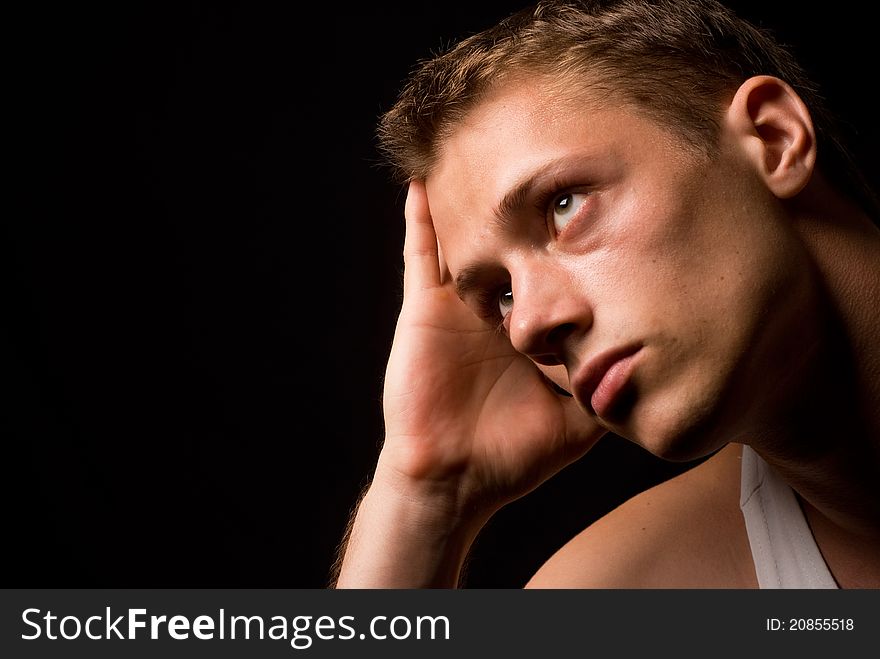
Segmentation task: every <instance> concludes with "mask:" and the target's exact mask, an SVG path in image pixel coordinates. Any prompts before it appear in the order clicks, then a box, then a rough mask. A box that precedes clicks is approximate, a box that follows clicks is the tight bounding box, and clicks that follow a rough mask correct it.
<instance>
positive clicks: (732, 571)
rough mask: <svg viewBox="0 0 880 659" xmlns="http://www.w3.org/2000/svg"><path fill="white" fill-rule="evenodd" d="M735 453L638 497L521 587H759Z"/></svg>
mask: <svg viewBox="0 0 880 659" xmlns="http://www.w3.org/2000/svg"><path fill="white" fill-rule="evenodd" d="M740 449H741V446H740V445H738V444H731V445H729V446H727V447H725V448H724V449H722V450H721V451H719V452H718V453H717V454H716V455H714V456H712V457H711V458H709V459H708V460H706V461H705V462H703V463H701V464H700V465H698V466H696V467H694V468H693V469H690V470H688V471H686V472H684V473H683V474H681V475H679V476H676V477H675V478H672V479H670V480H668V481H666V482H664V483H661V484H659V485H657V486H655V487H653V488H650V489H648V490H646V491H645V492H642V493H641V494H639V495H637V496H635V497H633V498H632V499H630V500H629V501H627V502H625V503H624V504H622V505H621V506H619V507H618V508H616V509H614V510H613V511H611V512H610V513H608V514H607V515H605V516H604V517H603V518H601V519H599V520H598V521H596V522H595V523H593V524H592V525H590V526H589V527H588V528H587V529H585V530H584V531H582V532H581V533H580V534H578V535H577V536H575V537H574V538H573V539H572V540H571V541H569V542H568V543H567V544H566V545H565V546H564V547H562V548H561V549H560V550H559V551H558V552H557V553H556V554H554V555H553V556H552V557H551V558H550V559H549V560H548V561H547V562H546V563H545V564H544V565H543V566H542V567H541V568H540V569H539V570H538V572H537V573H536V574H535V575H534V576H533V577H532V579H531V580H530V581H529V583H528V584H527V585H526V587H527V588H753V587H757V580H756V577H755V572H754V566H753V564H752V559H751V552H750V550H749V544H748V536H747V535H746V532H745V525H744V522H743V518H742V513H741V511H740V508H739V491H740V455H741V451H740Z"/></svg>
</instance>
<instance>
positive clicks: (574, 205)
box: [553, 192, 587, 231]
mask: <svg viewBox="0 0 880 659" xmlns="http://www.w3.org/2000/svg"><path fill="white" fill-rule="evenodd" d="M586 199H587V195H586V194H582V193H576V192H566V193H565V194H561V195H559V196H558V197H556V199H554V200H553V226H554V227H556V231H562V230H563V229H564V228H565V227H566V225H568V223H569V222H570V221H571V218H573V217H574V216H575V215H577V210H578V208H580V206H581V204H583V203H584V201H585V200H586Z"/></svg>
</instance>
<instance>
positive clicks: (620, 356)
mask: <svg viewBox="0 0 880 659" xmlns="http://www.w3.org/2000/svg"><path fill="white" fill-rule="evenodd" d="M641 349H642V346H641V345H640V344H631V345H627V346H621V347H618V348H612V349H611V350H606V351H605V352H603V353H600V354H599V355H597V356H595V357H593V358H592V359H591V360H590V361H589V362H587V364H586V365H585V366H584V368H582V369H581V370H580V371H579V372H578V373H577V374H576V375H575V376H574V377H573V378H572V381H571V384H572V390H573V393H574V396H575V398H577V400H578V401H579V402H580V403H581V405H583V406H584V407H586V408H587V409H588V410H590V411H591V412H592V413H593V414H595V415H596V416H598V417H600V418H606V419H607V418H608V416H609V414H610V413H611V411H612V410H613V409H614V406H615V403H617V402H618V401H619V400H620V399H621V397H622V395H623V393H624V391H625V390H626V388H627V387H626V385H627V383H629V380H630V376H631V375H632V372H633V369H634V368H635V364H636V359H635V358H636V355H637V354H638V353H639V351H640V350H641Z"/></svg>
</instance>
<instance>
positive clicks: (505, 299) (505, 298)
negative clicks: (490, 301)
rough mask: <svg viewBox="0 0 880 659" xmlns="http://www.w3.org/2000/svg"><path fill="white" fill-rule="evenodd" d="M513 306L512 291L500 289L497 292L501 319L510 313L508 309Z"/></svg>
mask: <svg viewBox="0 0 880 659" xmlns="http://www.w3.org/2000/svg"><path fill="white" fill-rule="evenodd" d="M512 306H513V291H512V290H510V289H502V290H500V291H498V310H499V311H500V312H501V317H502V318H504V316H506V315H507V314H508V313H510V308H511V307H512Z"/></svg>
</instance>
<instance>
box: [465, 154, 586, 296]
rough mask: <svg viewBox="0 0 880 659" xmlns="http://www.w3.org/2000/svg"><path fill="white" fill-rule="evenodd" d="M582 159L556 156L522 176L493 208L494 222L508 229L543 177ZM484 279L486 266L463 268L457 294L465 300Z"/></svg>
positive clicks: (478, 287) (479, 286) (480, 286)
mask: <svg viewBox="0 0 880 659" xmlns="http://www.w3.org/2000/svg"><path fill="white" fill-rule="evenodd" d="M587 159H588V160H589V159H591V158H589V157H588V158H587ZM580 160H583V158H572V157H571V156H563V157H560V158H555V159H553V160H551V161H549V162H546V163H544V164H543V165H541V166H540V167H538V168H537V169H535V170H534V171H531V172H529V173H528V174H527V175H526V176H524V177H522V178H521V179H520V180H519V181H518V182H517V183H516V184H514V185H513V187H512V188H510V190H508V191H507V192H506V193H505V194H504V196H503V197H502V198H501V201H499V202H498V205H497V206H496V207H495V208H494V209H493V211H492V215H493V220H494V224H495V225H496V226H497V227H499V228H501V229H506V228H507V227H508V226H509V225H510V223H511V221H512V219H513V217H514V216H515V215H516V214H517V212H518V211H520V210H521V209H522V207H523V206H524V205H525V204H526V200H527V199H528V198H529V195H530V194H532V190H533V189H534V188H535V186H536V185H537V184H538V182H539V181H541V179H544V178H547V177H548V176H553V175H554V174H553V173H554V172H558V171H559V170H560V169H563V167H565V166H571V164H572V162H573V161H574V162H575V163H577V162H579V161H580ZM484 279H485V268H484V267H483V266H481V265H480V264H474V265H470V266H466V267H465V268H462V270H461V271H460V272H459V273H458V274H457V275H456V277H455V293H456V295H458V297H459V299H461V300H465V299H466V298H467V297H469V296H471V295H473V292H474V291H475V290H479V289H480V288H482V281H483V280H484Z"/></svg>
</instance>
